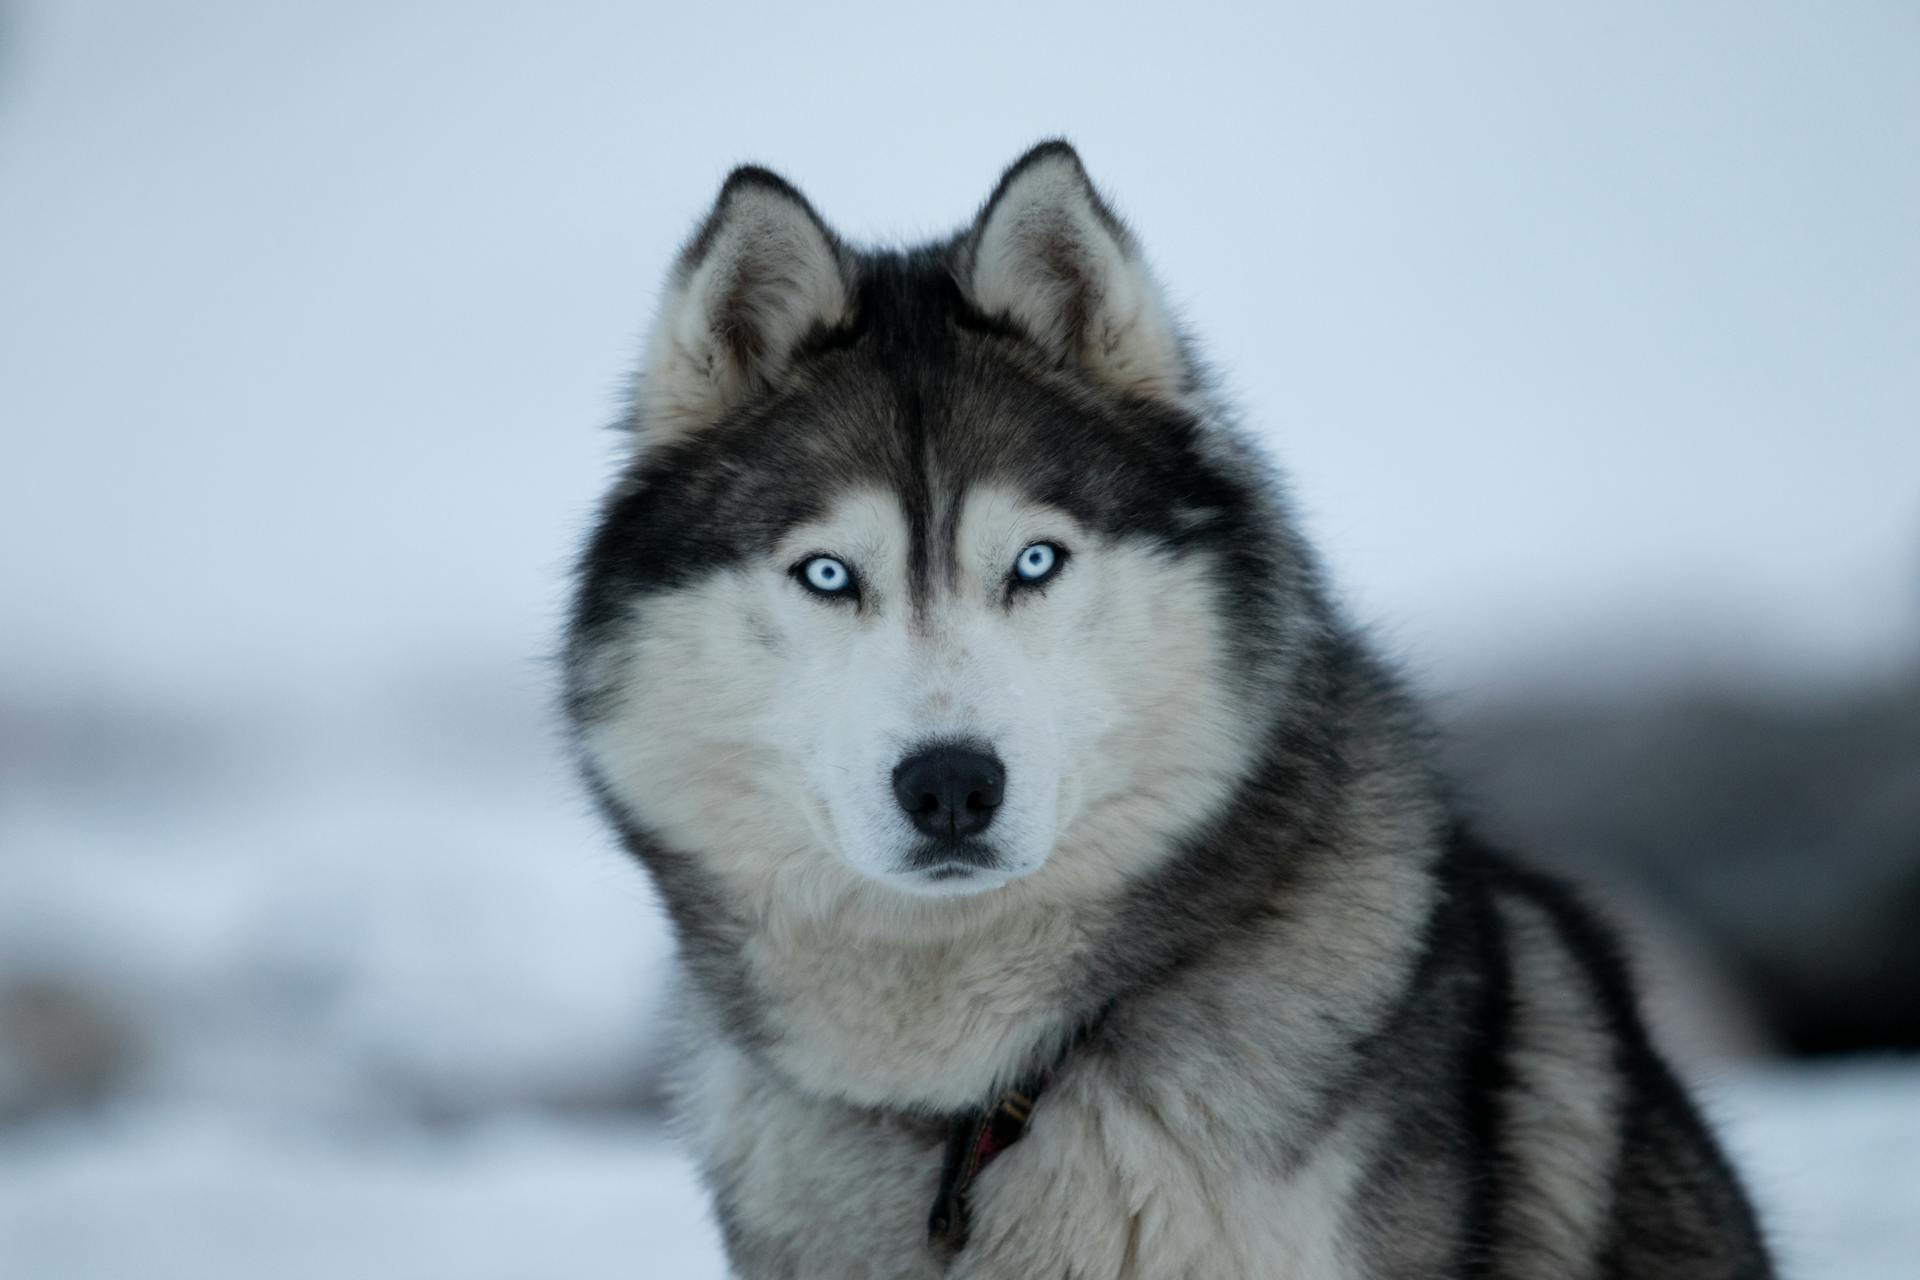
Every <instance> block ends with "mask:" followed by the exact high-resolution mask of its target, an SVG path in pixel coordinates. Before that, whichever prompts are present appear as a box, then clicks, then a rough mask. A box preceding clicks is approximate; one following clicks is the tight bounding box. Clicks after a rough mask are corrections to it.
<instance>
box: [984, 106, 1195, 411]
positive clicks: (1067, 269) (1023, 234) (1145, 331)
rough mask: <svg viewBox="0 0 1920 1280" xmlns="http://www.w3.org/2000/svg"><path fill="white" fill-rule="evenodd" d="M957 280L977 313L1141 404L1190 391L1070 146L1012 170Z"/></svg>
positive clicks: (1169, 327)
mask: <svg viewBox="0 0 1920 1280" xmlns="http://www.w3.org/2000/svg"><path fill="white" fill-rule="evenodd" d="M958 274H959V277H960V285H961V288H962V289H963V290H964V291H965V292H966V294H967V297H968V299H969V300H970V301H971V302H972V303H973V305H974V306H976V307H978V308H979V309H980V310H981V311H983V312H985V313H987V314H988V315H992V316H997V317H1001V318H1004V319H1008V320H1011V321H1013V322H1014V324H1015V325H1016V326H1018V327H1019V328H1020V329H1021V330H1022V331H1023V332H1025V333H1026V334H1027V335H1028V336H1030V337H1031V338H1032V339H1033V340H1034V341H1035V342H1037V343H1039V344H1040V345H1041V346H1042V347H1043V348H1045V349H1046V350H1047V351H1049V352H1050V353H1051V354H1052V355H1053V356H1054V357H1055V358H1056V359H1058V360H1061V361H1063V362H1064V361H1077V362H1078V363H1079V364H1080V365H1082V366H1083V367H1084V368H1086V369H1087V370H1089V371H1090V372H1092V373H1093V374H1094V375H1095V376H1096V377H1098V378H1101V379H1103V380H1104V381H1106V382H1107V383H1108V384H1109V385H1112V386H1115V387H1118V388H1119V389H1121V390H1123V391H1130V392H1134V393H1137V394H1140V395H1148V396H1155V397H1159V398H1161V399H1169V400H1172V399H1179V398H1180V397H1181V396H1182V395H1184V394H1185V393H1186V392H1187V390H1188V389H1189V385H1190V382H1191V373H1190V369H1189V366H1188V363H1187V360H1186V358H1185V355H1184V353H1183V351H1182V349H1181V345H1180V338H1179V334H1178V332H1177V331H1176V329H1175V327H1174V323H1173V317H1172V316H1171V315H1170V314H1169V313H1168V311H1167V307H1166V303H1165V302H1164V301H1163V300H1162V298H1161V296H1160V289H1159V286H1158V285H1156V284H1155V283H1154V280H1153V276H1152V274H1151V273H1150V272H1149V271H1148V270H1147V266H1146V263H1145V261H1144V260H1143V259H1142V258H1141V256H1140V250H1139V246H1138V245H1137V244H1136V243H1135V241H1134V238H1133V233H1132V232H1130V231H1128V230H1127V228H1126V226H1125V225H1124V224H1123V223H1122V222H1121V221H1120V219H1119V218H1117V217H1115V216H1114V213H1113V211H1112V210H1111V209H1109V208H1108V207H1107V204H1106V202H1105V201H1104V200H1102V199H1101V198H1100V194H1099V192H1097V191H1095V190H1094V188H1093V183H1092V182H1091V181H1090V180H1089V179H1088V177H1087V171H1086V169H1085V168H1083V167H1082V166H1081V164H1080V157H1079V155H1078V154H1076V153H1075V151H1074V149H1073V148H1072V147H1071V146H1069V145H1067V144H1066V143H1065V142H1059V141H1054V142H1043V143H1041V144H1040V145H1039V146H1037V147H1035V148H1034V149H1033V150H1031V151H1029V152H1027V154H1026V155H1024V156H1022V157H1020V159H1018V160H1016V161H1014V163H1013V167H1012V168H1010V169H1008V170H1007V172H1006V174H1005V175H1004V176H1003V177H1002V178H1001V179H1000V184H999V185H998V186H997V187H995V188H994V190H993V194H992V195H990V196H988V197H987V202H986V204H985V205H983V206H982V207H981V209H980V215H979V217H978V218H976V219H975V220H974V224H973V229H972V230H971V231H970V232H969V233H968V234H967V235H966V236H965V237H964V238H963V239H962V241H961V244H960V256H959V263H958Z"/></svg>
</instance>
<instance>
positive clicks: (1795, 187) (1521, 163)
mask: <svg viewBox="0 0 1920 1280" xmlns="http://www.w3.org/2000/svg"><path fill="white" fill-rule="evenodd" d="M1917 65H1920V10H1916V9H1915V8H1914V6H1913V5H1911V4H1908V3H1901V2H1898V0H1885V2H1875V0H1849V2H1846V3H1835V4H1828V5H1820V6H1809V5H1799V4H1790V3H1772V2H1766V0H1763V2H1762V3H1738V4H1734V3H1727V4H1720V3H1699V4H1692V5H1686V6H1674V5H1664V4H1653V3H1624V4H1623V3H1608V4H1591V5H1588V4H1572V5H1555V6H1535V5H1522V4H1498V5H1488V4H1477V3H1467V4H1457V5H1447V6H1414V5H1400V6H1374V5H1352V6H1343V7H1340V8H1338V9H1337V10H1336V9H1329V8H1327V7H1324V6H1313V7H1295V6H1292V5H1282V6H1262V7H1260V8H1258V9H1257V10H1255V9H1251V8H1250V9H1249V10H1247V11H1246V12H1236V11H1232V10H1225V9H1218V8H1215V7H1212V6H1209V5H1205V4H1186V5H1182V6H1179V7H1178V9H1176V10H1173V11H1171V12H1169V13H1167V14H1164V15H1162V16H1159V17H1157V18H1151V19H1149V18H1144V17H1137V16H1123V15H1122V12H1121V11H1120V10H1118V9H1116V8H1114V7H1113V6H1108V5H1101V4H1092V3H1088V4H1083V5H1078V6H1068V7H1061V8H1053V7H1044V6H1043V7H1038V8H1036V7H1033V6H1028V5H998V4H971V5H967V6H965V7H964V8H961V9H952V10H941V11H935V10H910V9H907V8H903V7H901V6H897V5H871V6H865V7H854V6H848V7H844V8H842V9H839V10H828V9H824V8H822V9H817V10H813V11H807V12H802V11H799V10H797V9H787V8H775V7H773V6H765V5H740V6H721V5H704V6H703V5H673V6H666V5H660V6H644V5H633V4H612V3H609V4H604V5H592V4H552V5H540V6H533V5H519V6H504V5H499V6H496V5H482V4H426V3H371V2H364V0H351V2H349V0H335V2H334V3H330V4H327V5H324V6H320V5H315V6H303V7H296V6H289V5H259V4H250V3H242V2H239V0H233V2H222V0H199V2H198V3H192V4H184V3H131V2H123V3H118V4H109V3H96V2H94V0H63V2H61V3H53V2H51V0H47V2H43V3H12V4H0V433H3V434H0V442H3V445H4V447H3V448H0V1275H4V1276H6V1277H10V1278H11V1277H21V1278H28V1277H33V1278H39V1277H48V1278H54V1277H108V1276H126V1275H133V1274H138V1275H141V1276H143V1277H171V1276H181V1277H187V1276H191V1277H199V1278H206V1277H218V1276H223V1275H228V1274H232V1275H242V1274H245V1275H261V1274H264V1275H272V1276H275V1277H280V1278H287V1277H294V1278H298V1277H308V1276H312V1277H321V1276H328V1277H332V1276H336V1275H340V1274H351V1275H364V1276H376V1277H423V1278H424V1277H437V1276H444V1275H449V1274H455V1273H458V1274H461V1275H463V1276H465V1277H468V1280H485V1278H488V1277H502V1278H506V1277H563V1276H564V1277H599V1276H608V1277H612V1276H628V1277H630V1276H640V1275H644V1276H661V1277H682V1276H685V1277H712V1276H718V1275H719V1274H720V1272H721V1267H720V1263H719V1261H718V1252H717V1246H716V1245H715V1242H714V1236H713V1232H712V1229H711V1227H710V1226H709V1225H708V1224H707V1222H706V1219H705V1208H704V1203H703V1200H702V1197H701V1196H700V1195H699V1193H698V1192H697V1190H696V1189H695V1187H694V1186H693V1184H692V1182H691V1179H690V1177H689V1175H688V1173H687V1172H686V1170H685V1168H684V1167H683V1165H682V1163H681V1162H680V1160H679V1158H678V1156H677V1155H676V1154H675V1153H674V1151H673V1148H672V1147H671V1145H670V1144H668V1143H667V1142H666V1141H665V1139H664V1138H663V1136H662V1134H661V1131H660V1128H659V1125H658V1098H657V1085H656V1082H657V1078H658V1066H659V1059H660V1055H661V1054H662V1053H664V1052H669V1051H670V1048H669V1047H668V1046H666V1045H664V1044H663V1042H662V1039H661V1036H660V1028H659V1026H658V1012H659V1007H660V1000H661V990H662V985H663V981H664V973H665V967H666V965H667V963H668V958H669V953H670V944H669V941H668V939H667V937H666V935H665V932H664V929H663V926H662V922H661V918H660V915H659V913H658V911H657V909H656V907H655V905H654V903H653V900H652V898H651V896H650V892H649V889H648V887H647V885H646V884H645V882H644V879H643V877H642V876H641V874H640V873H639V872H638V871H637V870H635V869H633V868H630V867H628V866H627V865H625V864H624V863H623V861H622V860H621V858H620V857H619V856H618V855H617V853H616V852H615V851H614V849H613V848H612V846H611V843H610V842H609V840H608V839H607V838H606V837H605V836H604V835H603V834H602V832H601V831H600V830H599V829H598V827H597V826H596V825H595V823H594V821H593V820H592V818H591V816H590V815H589V813H588V811H587V807H586V805H585V803H584V801H583V799H582V797H581V796H580V794H579V793H578V791H577V790H576V788H575V787H574V785H573V783H572V780H571V778H570V776H569V773H568V768H567V765H566V762H565V760H564V757H563V754H562V752H561V751H560V750H559V747H558V736H557V733H556V730H555V724H554V717H553V715H552V714H551V705H550V704H551V702H552V688H553V673H552V671H551V669H550V667H549V666H548V663H547V659H546V655H547V654H548V653H549V652H550V651H551V650H552V648H553V647H554V643H555V640H556V637H557V633H558V627H559V610H560V607H561V603H562V600H563V596H564V578H565V574H566V571H567V566H568V562H569V558H570V555H571V553H572V549H573V547H574V545H575V542H576V540H577V539H578V538H579V537H580V535H581V533H582V532H583V530H584V527H585V521H586V519H587V516H588V513H589V511H590V509H591V507H592V505H593V504H594V502H595V500H596V498H597V496H598V494H599V492H600V489H601V487H602V485H603V483H604V482H605V480H606V479H607V477H608V475H609V473H610V471H611V468H612V466H613V464H614V461H615V457H616V450H617V448H618V444H619V441H618V438H617V437H616V436H615V435H614V433H612V432H610V431H607V430H604V429H602V427H603V424H606V423H608V422H610V421H612V420H613V419H614V418H615V416H616V415H617V413H618V410H619V406H620V396H621V388H622V385H623V382H624V379H625V377H626V376H627V373H628V370H629V369H630V367H631V364H632V362H633V359H634V356H635V352H636V349H637V345H638V342H639V339H640V336H641V333H642V330H643V328H644V324H645V321H646V319H647V317H648V316H649V315H650V313H651V309H652V306H653V303H654V299H655V292H656V287H657V285H658V283H659V281H660V279H661V278H662V275H663V273H664V271H665V269H666V266H667V264H668V261H669V259H670V256H671V255H672V253H673V252H674V250H675V249H676V247H677V246H678V244H679V243H680V241H681V240H682V238H683V237H684V236H685V235H686V234H687V232H688V231H689V230H690V228H691V225H692V222H693V220H694V219H695V218H696V217H697V216H698V215H699V214H700V213H701V212H702V211H703V210H704V208H705V207H706V205H707V203H708V202H709V201H710V199H711V198H712V195H713V193H714V191H715V189H716V187H717V184H718V182H719V180H720V178H721V176H722V175H723V174H724V173H725V171H726V170H727V169H728V168H729V167H730V166H732V165H733V164H735V163H737V162H740V161H745V160H758V161H761V162H764V163H768V164H771V165H773V166H775V167H777V168H778V169H780V170H781V171H782V172H783V173H785V174H786V175H787V176H788V177H789V178H791V179H792V180H794V181H795V182H797V183H798V184H799V185H800V186H801V187H802V188H803V189H804V190H806V191H807V192H808V193H809V195H810V196H811V197H812V198H813V200H814V201H815V203H816V204H817V205H818V207H819V208H820V209H821V210H822V211H823V213H824V214H825V215H826V216H827V217H828V218H829V219H830V220H832V221H834V222H835V223H836V224H837V225H838V226H839V227H840V228H841V229H842V231H843V232H845V233H846V234H848V235H849V236H852V237H854V238H857V239H863V240H870V241H880V242H892V241H898V240H902V239H910V238H914V237H919V236H923V235H929V234H936V233H942V232H945V231H947V230H949V229H951V228H953V227H955V226H957V225H958V224H959V222H960V221H961V220H962V219H963V218H965V217H966V216H967V215H968V214H969V213H970V212H971V211H972V209H973V208H974V207H975V205H976V204H977V202H978V201H979V200H980V199H981V198H982V197H983V196H984V195H985V193H986V192H987V190H988V188H989V186H990V185H991V183H992V182H993V180H994V178H995V177H996V176H997V175H998V173H999V170H1000V168H1001V166H1002V165H1004V164H1005V163H1006V162H1007V161H1008V160H1010V159H1011V158H1012V157H1013V156H1015V155H1016V154H1018V153H1019V152H1020V151H1021V150H1022V149H1023V148H1025V147H1026V146H1027V145H1028V144H1030V143H1031V142H1033V141H1034V140H1036V139H1037V138H1039V137H1042V136H1046V135H1049V134H1054V133H1065V134H1068V135H1069V136H1071V137H1072V138H1073V139H1074V140H1075V141H1076V142H1077V143H1078V144H1079V146H1080V147H1081V150H1082V153H1083V155H1084V157H1085V159H1086V161H1087V163H1088V164H1089V166H1090V167H1091V168H1092V170H1093V172H1094V174H1095V176H1096V178H1097V179H1098V180H1099V181H1101V182H1102V183H1103V184H1104V185H1105V186H1106V188H1107V189H1108V190H1109V191H1110V192H1111V194H1112V195H1113V197H1114V199H1115V201H1116V203H1117V204H1118V205H1119V207H1120V208H1121V209H1122V210H1123V211H1124V212H1125V214H1126V215H1127V216H1128V217H1129V218H1130V219H1131V220H1132V221H1133V223H1134V224H1135V226H1136V227H1137V229H1138V230H1139V232H1140V234H1141V236H1142V238H1143V240H1144V242H1145V244H1146V245H1147V246H1148V250H1149V253H1150V255H1151V256H1152V257H1153V259H1154V261H1155V262H1156V264H1157V265H1158V267H1159V269H1160V271H1161V274H1162V275H1163V277H1164V278H1165V280H1166V281H1167V283H1168V285H1169V288H1170V291H1171V292H1172V294H1173V296H1174V297H1175V298H1176V299H1177V300H1178V302H1179V303H1180V305H1181V307H1182V309H1183V311H1184V313H1185V315H1186V316H1187V318H1188V320H1189V322H1190V323H1191V325H1192V326H1193V328H1194V330H1195V331H1196V332H1197V333H1198V335H1200V337H1201V338H1202V339H1203V341H1204V343H1205V344H1206V346H1207V347H1208V349H1209V350H1210V351H1211V353H1212V354H1213V356H1214V357H1215V359H1216V360H1217V361H1218V363H1219V364H1220V366H1221V368H1222V369H1223V371H1224V372H1225V374H1226V377H1227V380H1228V385H1229V386H1230V387H1231V388H1232V389H1233V392H1234V393H1235V395H1236V396H1237V397H1238V399H1239V400H1240V402H1241V403H1242V404H1243V405H1244V407H1245V409H1246V412H1247V416H1248V418H1249V420H1250V421H1251V422H1252V423H1253V424H1256V425H1257V427H1258V429H1259V430H1260V431H1261V432H1262V434H1263V435H1264V436H1265V438H1266V439H1267V440H1268V441H1269V443H1270V445H1271V447H1272V449H1273V450H1274V451H1275V452H1276V454H1277V455H1278V456H1279V457H1280V458H1281V459H1282V461H1283V463H1284V464H1285V465H1286V467H1287V468H1288V469H1289V471H1290V473H1291V475H1292V477H1293V483H1294V486H1295V490H1296V493H1297V496H1298V499H1299V502H1300V505H1301V507H1302V509H1303V512H1304V514H1305V517H1306V519H1307V521H1308V523H1309V525H1310V528H1311V529H1312V531H1313V532H1314V534H1315V535H1316V536H1317V537H1318V538H1319V540H1320V542H1321V544H1322V545H1323V547H1324V549H1325V550H1326V553H1327V555H1328V558H1329V560H1330V561H1331V564H1332V567H1333V570H1334V573H1335V575H1336V577H1337V579H1338V581H1339V582H1340V584H1341V585H1342V588H1343V590H1344V592H1345V595H1346V597H1347V600H1348V602H1349V605H1350V607H1351V609H1352V610H1353V611H1354V613H1355V614H1356V615H1357V616H1358V617H1360V618H1362V619H1363V620H1365V621H1366V622H1367V623H1368V624H1369V625H1370V626H1372V627H1373V628H1374V630H1375V632H1376V633H1377V635H1378V636H1379V637H1380V639H1381V642H1382V643H1383V644H1384V645H1385V646H1386V647H1387V648H1388V649H1389V651H1391V652H1392V653H1393V654H1394V655H1396V656H1397V658H1398V659H1399V660H1400V661H1401V662H1402V663H1403V664H1404V665H1405V666H1406V667H1407V669H1408V670H1409V671H1410V672H1411V673H1412V675H1413V676H1414V678H1415V679H1416V680H1417V681H1418V682H1419V683H1420V684H1421V685H1422V686H1423V687H1424V688H1425V689H1426V690H1427V691H1428V692H1429V693H1430V694H1431V695H1432V697H1433V698H1434V700H1435V705H1436V706H1437V707H1438V708H1439V709H1440V712H1441V714H1442V717H1443V719H1444V721H1445V723H1446V725H1447V728H1448V732H1449V739H1448V741H1449V750H1450V751H1451V752H1452V753H1453V756H1454V761H1455V766H1456V769H1457V771H1458V772H1459V774H1460V776H1461V778H1462V779H1463V783H1464V786H1465V789H1466V792H1467V794H1468V795H1469V796H1470V797H1471V801H1472V803H1473V805H1474V807H1475V809H1476V810H1477V812H1478V813H1479V814H1480V815H1481V818H1482V821H1483V822H1484V824H1485V825H1486V826H1487V827H1488V828H1489V829H1490V830H1491V831H1492V832H1494V833H1495V834H1496V835H1497V836H1498V837H1499V838H1500V839H1502V840H1503V841H1506V842H1508V843H1511V844H1514V845H1516V846H1519V847H1522V848H1524V849H1526V850H1528V851H1530V852H1532V853H1533V854H1535V855H1536V856H1538V857H1541V858H1544V859H1548V860H1550V861H1552V862H1555V863H1557V864H1559V865H1562V866H1565V867H1568V868H1571V869H1573V870H1575V871H1577V872H1579V873H1581V874H1582V875H1584V876H1585V877H1586V878H1587V879H1588V880H1589V881H1590V882H1592V883H1593V884H1595V885H1596V886H1598V887H1599V888H1600V890H1601V891H1602V892H1603V893H1604V895H1605V896H1606V897H1607V899H1608V900H1609V901H1610V902H1611V903H1612V904H1613V906H1614V910H1615V911H1616V913H1617V914H1618V915H1619V916H1620V918H1622V919H1623V920H1624V921H1625V922H1626V923H1627V924H1628V926H1629V928H1630V930H1631V932H1632V935H1633V937H1634V939H1635V941H1636V944H1637V946H1638V947H1639V949H1640V951H1641V954H1642V963H1643V965H1644V966H1645V967H1646V968H1647V970H1648V973H1649V978H1650V986H1651V988H1652V994H1651V997H1650V998H1651V1001H1652V1003H1653V1005H1654V1007H1655V1010H1656V1013H1657V1016H1658V1018H1659V1020H1660V1024H1661V1027H1662V1031H1663V1034H1664V1035H1666V1037H1667V1038H1668V1040H1669V1042H1670V1043H1671V1044H1673V1045H1674V1047H1675V1049H1676V1051H1677V1052H1679V1053H1681V1054H1682V1055H1683V1056H1684V1060H1685V1063H1686V1067H1687V1071H1688V1074H1689V1075H1690V1076H1691V1077H1692V1078H1693V1079H1694V1080H1695V1081H1697V1082H1698V1083H1699V1084H1700V1086H1701V1087H1702V1089H1703V1090H1704V1091H1705V1096H1706V1098H1707V1102H1708V1105H1709V1108H1710V1109H1711V1111H1712V1112H1713V1114H1714V1115H1715V1116H1716V1117H1717V1118H1718V1119H1719V1120H1720V1121H1721V1123H1722V1124H1723V1125H1724V1126H1725V1128H1726V1131H1727V1133H1728V1136H1729V1143H1730V1145H1731V1146H1732V1148H1733V1150H1734V1152H1735V1153H1736V1155H1737V1157H1738V1158H1739V1160H1740V1162H1741V1164H1742V1166H1743V1167H1744V1168H1745V1169H1746V1170H1747V1172H1748V1175H1749V1177H1750V1179H1751V1180H1752V1182H1753V1184H1754V1187H1755V1190H1756V1193H1757V1195H1758V1196H1759V1198H1760V1200H1761V1202H1762V1204H1763V1206H1764V1208H1765V1209H1766V1212H1767V1216H1768V1218H1769V1220H1770V1222H1771V1225H1772V1227H1773V1231H1774V1234H1775V1236H1776V1238H1777V1239H1778V1240H1779V1242H1780V1245H1781V1249H1782V1252H1783V1255H1784V1256H1785V1258H1786V1259H1787V1260H1788V1263H1789V1267H1790V1274H1793V1275H1798V1276H1803V1277H1815V1276H1820V1277H1842V1278H1843V1280H1858V1278H1863V1277H1891V1276H1899V1275H1911V1274H1912V1270H1911V1267H1912V1260H1913V1258H1914V1256H1915V1255H1916V1253H1917V1252H1920V1059H1916V1058H1914V1057H1912V1056H1910V1055H1911V1054H1912V1053H1913V1052H1914V1051H1915V1050H1916V1049H1920V163H1916V161H1917V160H1920V76H1916V75H1915V70H1914V69H1915V67H1916V66H1917Z"/></svg>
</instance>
